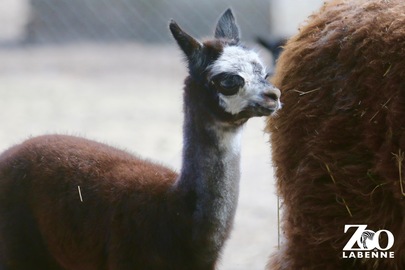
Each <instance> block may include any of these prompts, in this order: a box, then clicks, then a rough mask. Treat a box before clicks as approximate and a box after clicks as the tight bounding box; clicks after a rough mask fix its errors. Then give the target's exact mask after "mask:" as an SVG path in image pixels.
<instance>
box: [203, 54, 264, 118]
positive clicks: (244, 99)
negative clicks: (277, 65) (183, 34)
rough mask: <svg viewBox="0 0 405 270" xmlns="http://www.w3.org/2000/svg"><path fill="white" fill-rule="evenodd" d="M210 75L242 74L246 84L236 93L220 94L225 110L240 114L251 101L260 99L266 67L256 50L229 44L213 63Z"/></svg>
mask: <svg viewBox="0 0 405 270" xmlns="http://www.w3.org/2000/svg"><path fill="white" fill-rule="evenodd" d="M209 68H210V77H211V78H212V77H214V76H215V75H218V74H220V73H230V74H236V75H239V76H241V77H242V78H243V79H244V80H245V85H244V87H243V88H242V89H240V90H239V92H238V93H237V94H236V95H232V96H225V95H222V94H220V104H221V106H222V107H223V108H224V109H225V111H227V112H229V113H231V114H238V113H239V112H241V111H242V110H243V109H244V108H246V107H247V106H248V105H249V103H250V102H252V101H255V100H257V99H259V96H260V94H261V93H262V91H263V90H264V89H263V86H262V84H263V79H264V78H265V76H266V69H265V67H264V65H263V63H262V62H261V60H260V58H259V56H258V55H257V53H256V52H254V51H252V50H248V49H245V48H243V47H238V46H227V47H225V48H224V49H223V52H222V54H221V56H220V57H219V58H218V59H217V60H216V61H215V62H214V63H213V65H211V66H210V67H209Z"/></svg>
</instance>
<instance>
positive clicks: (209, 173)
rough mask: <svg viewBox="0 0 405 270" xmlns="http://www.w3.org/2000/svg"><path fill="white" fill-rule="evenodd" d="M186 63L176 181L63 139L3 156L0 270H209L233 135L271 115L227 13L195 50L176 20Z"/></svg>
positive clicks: (223, 216)
mask: <svg viewBox="0 0 405 270" xmlns="http://www.w3.org/2000/svg"><path fill="white" fill-rule="evenodd" d="M170 30H171V33H172V35H173V37H174V38H175V40H176V41H177V43H178V45H179V47H180V48H181V50H182V51H183V52H184V55H185V57H186V59H187V62H188V68H189V76H188V77H187V79H186V81H185V88H184V145H183V159H182V160H183V162H182V168H181V170H180V173H179V175H177V174H176V173H175V172H173V171H171V170H170V169H167V168H165V167H163V166H160V165H157V164H154V163H151V162H149V161H146V160H143V159H140V158H138V157H136V156H133V155H131V154H129V153H126V152H124V151H121V150H118V149H115V148H113V147H110V146H107V145H104V144H101V143H97V142H94V141H90V140H86V139H83V138H78V137H73V136H63V135H47V136H41V137H36V138H32V139H29V140H27V141H25V142H23V143H22V144H19V145H16V146H14V147H12V148H11V149H9V150H7V151H6V152H4V153H3V154H2V155H1V156H0V269H2V270H28V269H30V270H32V269H38V270H39V269H41V270H45V269H46V270H53V269H65V270H100V269H109V270H126V269H128V270H135V269H139V270H146V269H148V270H158V269H160V270H182V269H184V270H191V269H193V270H199V269H206V270H209V269H215V265H216V262H217V260H218V258H219V256H220V252H221V249H222V247H223V245H224V242H225V240H226V239H227V238H228V236H229V233H230V230H231V227H232V222H233V219H234V215H235V210H236V205H237V198H238V186H239V156H240V136H241V132H242V126H243V124H244V123H245V122H246V121H247V120H248V119H249V118H250V117H254V116H268V115H271V114H272V113H273V112H274V111H276V110H277V109H278V108H279V106H280V105H279V104H280V103H279V95H280V91H279V90H278V89H276V88H275V87H274V86H272V85H271V84H270V83H269V82H267V81H266V80H265V77H266V72H265V68H264V66H263V64H262V63H261V61H260V59H259V57H258V55H257V54H256V53H255V52H253V51H251V50H249V49H247V48H246V47H244V46H242V45H241V44H240V42H239V39H240V37H239V29H238V27H237V26H236V24H235V20H234V17H233V15H232V12H231V11H230V10H227V11H226V12H225V13H224V14H223V15H222V17H221V18H220V20H219V22H218V24H217V27H216V30H215V39H212V40H209V41H206V42H200V41H198V40H196V39H194V38H193V37H191V36H190V35H188V34H187V33H186V32H184V31H183V30H182V29H181V28H180V27H179V26H178V25H177V24H176V23H175V22H174V21H172V22H170Z"/></svg>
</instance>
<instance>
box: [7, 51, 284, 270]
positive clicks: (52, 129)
mask: <svg viewBox="0 0 405 270" xmlns="http://www.w3.org/2000/svg"><path fill="white" fill-rule="evenodd" d="M0 59H1V61H0V107H1V108H2V113H1V114H0V123H1V126H2V128H1V129H0V151H3V150H5V149H6V148H8V147H9V146H11V145H13V144H15V143H18V142H21V141H22V140H24V139H26V138H28V137H29V136H35V135H40V134H45V133H63V134H74V135H80V136H85V137H87V138H90V139H95V140H98V141H101V142H105V143H108V144H111V145H114V146H117V147H119V148H123V149H127V150H128V151H131V152H134V153H137V154H140V155H142V156H144V157H149V158H152V159H154V160H156V161H159V162H161V163H163V164H167V165H168V166H170V167H172V168H174V169H177V170H178V169H179V167H180V154H181V138H182V135H181V125H182V108H181V106H182V105H181V99H182V84H183V79H184V77H185V75H186V68H185V65H184V63H183V62H182V57H181V55H180V52H179V51H178V50H177V48H175V47H174V46H169V47H143V46H140V45H133V44H132V45H129V44H127V45H114V46H113V45H109V46H106V45H105V46H94V45H75V46H73V45H71V46H66V47H31V48H29V47H26V48H12V49H4V48H3V49H0ZM263 128H264V119H263V118H262V119H252V120H250V121H249V122H248V124H247V126H246V127H245V133H244V139H243V149H242V180H241V188H240V200H239V207H238V211H237V216H236V220H235V226H234V230H233V233H232V236H231V239H230V240H229V241H228V242H227V244H226V248H225V251H224V254H223V259H222V262H221V264H220V268H219V269H222V270H239V269H241V270H242V269H243V270H246V269H249V270H255V269H264V267H265V264H266V261H267V258H268V256H269V254H270V253H271V252H272V251H273V250H274V248H276V245H277V197H276V195H275V191H274V179H273V171H272V168H271V160H270V145H269V144H268V142H267V141H268V136H267V135H266V134H264V133H263Z"/></svg>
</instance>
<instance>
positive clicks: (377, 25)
mask: <svg viewBox="0 0 405 270" xmlns="http://www.w3.org/2000/svg"><path fill="white" fill-rule="evenodd" d="M273 83H274V84H275V86H276V87H278V88H280V89H281V90H282V98H281V101H282V102H283V103H284V108H283V109H282V110H281V111H280V112H279V114H278V117H275V118H270V119H269V120H268V124H267V126H268V131H269V132H270V133H271V142H272V149H273V150H272V151H273V160H274V165H275V167H276V177H277V187H278V192H279V195H280V196H281V199H282V202H283V221H282V229H283V232H284V237H285V240H284V242H283V244H282V246H281V247H280V250H279V251H278V252H277V253H276V254H274V255H273V256H272V258H271V259H270V262H269V269H405V222H404V213H405V194H404V192H403V190H405V174H404V173H403V172H404V171H405V161H402V159H403V157H404V152H405V132H404V131H405V1H403V0H385V1H383V0H358V1H352V0H340V1H339V0H337V1H331V2H329V3H328V4H325V6H324V7H323V8H322V9H321V10H320V12H318V13H317V14H314V15H313V16H312V17H311V18H310V19H309V21H308V22H307V24H306V25H305V26H303V27H302V29H300V32H299V33H298V34H297V35H296V36H294V37H293V38H292V39H291V40H290V41H289V42H288V43H287V45H286V46H285V51H284V52H283V54H282V55H281V57H280V59H279V61H278V65H277V69H276V74H275V77H274V78H273ZM401 169H402V175H400V173H401ZM401 178H402V179H403V183H401V182H400V179H401ZM402 187H403V188H404V189H403V190H401V188H402ZM345 224H366V225H368V227H367V228H368V229H370V230H374V231H378V230H380V229H386V230H389V231H391V232H392V233H393V235H394V237H395V243H394V246H393V247H392V249H391V251H394V252H395V259H357V260H355V259H343V258H342V255H343V252H342V249H343V247H344V245H345V244H346V243H347V241H348V240H349V238H350V237H351V235H352V233H353V231H350V232H348V233H346V234H345V233H344V232H343V230H344V226H345ZM380 242H381V246H382V247H384V246H385V245H386V243H384V242H385V241H384V238H383V239H381V241H380Z"/></svg>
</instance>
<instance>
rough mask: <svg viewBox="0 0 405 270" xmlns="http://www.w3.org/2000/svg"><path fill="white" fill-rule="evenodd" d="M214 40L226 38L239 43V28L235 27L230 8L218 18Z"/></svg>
mask: <svg viewBox="0 0 405 270" xmlns="http://www.w3.org/2000/svg"><path fill="white" fill-rule="evenodd" d="M215 38H226V39H231V40H234V41H236V42H239V40H240V34H239V27H238V26H237V25H236V22H235V17H233V14H232V10H231V9H230V8H228V9H227V10H226V11H225V12H224V14H222V16H221V17H220V18H219V20H218V24H217V27H216V28H215Z"/></svg>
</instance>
